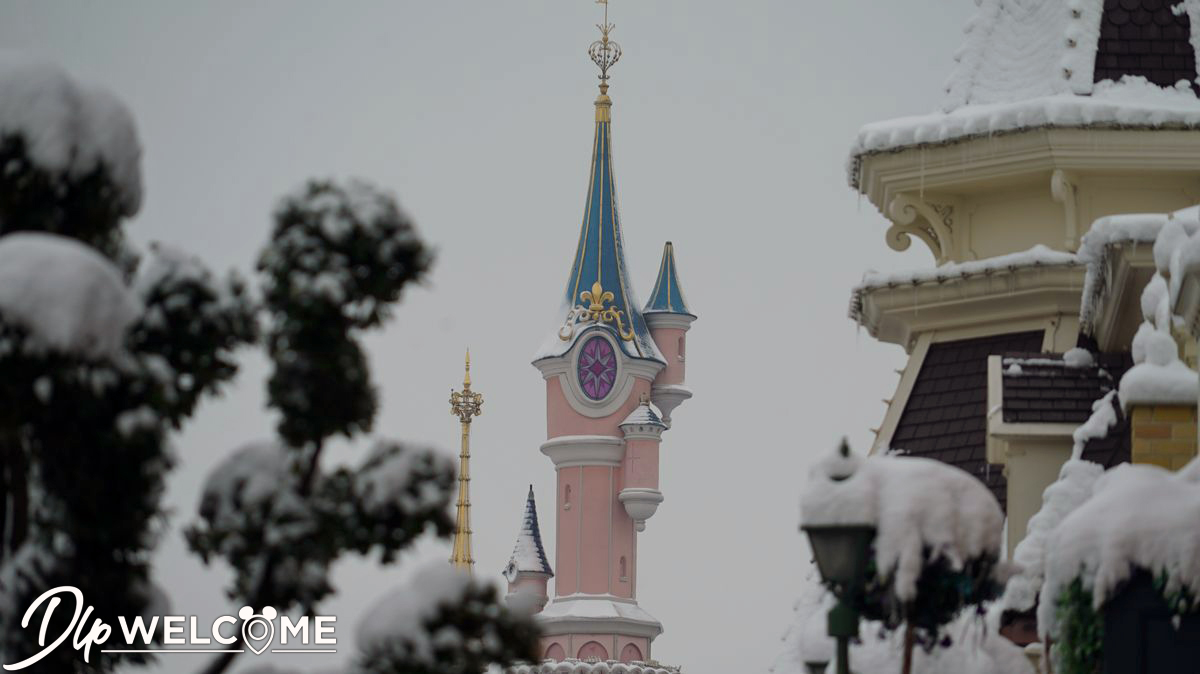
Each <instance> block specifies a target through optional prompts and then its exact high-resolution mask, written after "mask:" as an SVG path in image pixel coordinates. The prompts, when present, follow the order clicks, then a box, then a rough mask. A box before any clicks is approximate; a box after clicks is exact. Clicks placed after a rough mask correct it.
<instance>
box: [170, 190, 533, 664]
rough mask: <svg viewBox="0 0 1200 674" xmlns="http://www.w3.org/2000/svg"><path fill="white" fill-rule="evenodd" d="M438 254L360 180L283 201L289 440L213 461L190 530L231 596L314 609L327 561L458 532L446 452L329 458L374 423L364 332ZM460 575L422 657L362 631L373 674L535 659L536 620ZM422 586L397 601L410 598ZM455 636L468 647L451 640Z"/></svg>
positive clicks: (277, 305)
mask: <svg viewBox="0 0 1200 674" xmlns="http://www.w3.org/2000/svg"><path fill="white" fill-rule="evenodd" d="M430 262H431V255H430V252H429V250H428V249H427V248H426V247H425V245H424V244H423V243H422V241H421V240H420V239H419V238H418V237H417V235H416V232H415V229H414V228H413V226H412V223H411V222H410V221H409V220H408V219H407V217H405V216H404V214H403V213H402V212H401V210H400V208H399V206H398V205H397V204H396V201H395V200H394V199H393V198H392V197H391V196H390V195H387V194H386V193H383V192H379V191H377V190H375V189H373V188H371V187H370V186H368V185H366V184H364V183H361V182H352V183H349V184H347V185H338V184H334V183H330V182H311V183H309V184H308V185H307V186H305V187H304V188H303V189H301V190H299V191H297V192H296V193H294V194H292V195H289V196H287V197H285V198H284V199H283V201H282V203H281V205H280V207H279V208H278V209H277V210H276V212H275V226H274V228H273V232H272V239H271V242H270V243H269V244H268V245H267V247H266V248H265V249H264V251H263V252H262V254H261V255H260V256H259V263H258V269H259V272H260V273H261V276H262V288H263V305H264V309H265V314H266V320H265V321H264V323H265V324H264V331H265V333H266V336H267V351H268V355H269V356H270V358H271V361H272V363H273V365H274V370H273V372H272V373H271V375H270V379H269V381H268V385H267V392H268V402H269V405H270V406H271V407H272V408H273V409H274V410H275V411H277V412H278V413H279V423H278V425H277V429H278V432H279V439H278V440H275V441H270V442H265V443H255V444H251V445H248V446H246V447H245V448H243V449H242V450H239V451H238V452H236V453H234V454H233V455H232V456H231V457H230V458H229V459H227V460H226V461H225V462H224V463H222V464H221V465H219V466H218V467H217V468H216V469H215V470H214V471H213V472H212V474H211V475H210V476H209V479H208V482H207V483H206V485H205V489H204V496H203V499H202V502H201V504H200V519H199V520H198V521H197V522H196V523H195V524H194V525H193V526H192V527H190V528H189V529H188V531H187V537H188V542H189V544H190V545H191V547H192V549H193V550H194V551H195V552H197V553H198V554H200V555H201V556H202V558H203V559H204V560H205V561H206V562H208V561H212V560H215V559H222V560H224V561H225V562H226V563H228V564H229V566H230V567H232V568H233V570H234V581H233V584H232V585H231V586H230V587H229V588H227V592H228V594H229V596H230V598H231V599H234V600H235V601H237V602H239V603H241V604H245V605H250V606H264V605H270V606H274V607H276V608H278V609H279V610H281V611H288V610H292V609H297V608H298V609H299V610H300V611H301V612H304V613H311V612H313V611H314V610H315V609H316V604H317V603H318V602H319V601H321V600H322V599H324V598H326V597H327V596H328V595H329V593H331V592H332V591H333V589H332V586H331V585H330V583H329V569H330V567H331V566H332V565H333V563H334V562H335V561H337V560H338V559H339V558H340V557H341V556H343V555H345V554H347V553H351V552H354V553H358V554H363V555H367V554H376V553H377V554H378V555H379V560H380V561H381V562H383V563H388V562H391V561H393V560H394V558H395V557H396V555H397V554H398V553H399V552H400V551H401V550H403V549H404V548H405V547H407V546H408V545H410V544H411V543H412V542H413V541H414V540H415V539H416V538H417V537H418V536H420V535H421V534H422V533H424V532H426V531H432V532H434V533H435V534H437V535H440V536H447V535H449V534H450V533H451V532H452V531H453V522H452V520H451V519H450V508H449V506H450V503H451V501H452V499H453V498H454V486H455V470H454V465H453V463H452V462H451V460H450V459H449V458H448V457H444V456H442V455H439V454H437V453H436V452H433V451H432V450H429V449H424V448H412V447H407V446H404V445H402V444H400V443H397V442H394V441H377V442H376V443H375V444H374V445H373V447H372V449H371V450H370V451H369V453H368V454H367V456H366V458H365V460H364V461H363V462H362V463H361V464H359V465H358V466H355V467H350V466H333V467H328V466H322V464H321V456H322V453H323V450H324V449H325V447H326V445H327V443H328V441H329V440H330V439H331V438H332V437H333V436H335V435H342V436H345V437H347V438H350V439H357V438H359V437H361V436H363V435H364V434H365V433H366V432H368V431H369V430H370V429H371V427H372V424H373V422H374V419H375V412H376V394H375V389H374V386H373V385H372V383H371V377H370V370H369V368H368V365H367V360H366V356H365V353H364V351H363V348H362V346H361V344H360V343H359V338H360V333H361V332H362V331H363V330H367V329H370V328H374V327H378V326H379V325H381V324H382V322H383V321H384V320H385V319H387V318H388V317H389V316H390V315H391V308H392V305H393V304H395V302H396V301H397V300H398V299H399V297H400V294H401V291H402V290H403V288H404V287H405V286H406V285H407V284H409V283H411V282H414V281H417V280H419V279H420V278H421V277H422V276H423V274H424V273H425V271H426V270H427V269H428V267H429V265H430ZM431 582H432V581H431ZM451 585H453V588H451V589H454V590H455V592H456V593H457V594H455V595H454V597H451V598H450V599H453V600H455V601H452V602H451V604H447V605H446V606H444V607H443V606H442V605H441V604H437V605H436V606H434V609H436V610H435V611H434V613H432V614H430V616H424V617H423V618H422V620H425V618H428V621H426V622H428V624H426V622H422V621H418V622H417V623H416V624H415V625H410V628H411V629H410V633H411V634H412V635H414V637H413V638H414V639H418V640H428V639H432V641H419V643H432V644H434V646H435V647H434V648H433V650H432V651H428V653H426V651H422V653H426V655H428V658H427V660H428V661H426V660H420V659H417V660H414V659H413V658H414V657H416V656H415V655H414V653H415V651H412V650H411V649H410V650H404V648H403V647H402V645H403V643H404V642H403V641H395V642H389V643H388V645H387V647H386V648H384V647H383V646H380V645H379V644H376V643H375V642H371V641H368V642H364V643H366V644H369V645H370V647H369V648H366V646H364V648H366V650H365V651H364V654H363V662H365V663H368V664H367V665H365V666H369V669H368V670H366V671H370V672H381V673H382V672H400V671H403V672H421V671H429V672H434V671H436V672H457V671H463V672H466V671H471V670H469V669H466V668H469V667H474V671H479V670H480V669H482V668H483V667H484V666H485V665H487V664H488V663H498V664H510V663H511V662H512V660H513V659H514V658H517V657H522V658H530V657H533V655H534V653H533V647H534V643H535V641H536V639H535V638H534V627H533V624H532V622H531V621H530V620H529V619H528V618H523V617H517V616H515V615H514V614H512V613H510V612H509V611H508V610H507V609H506V608H504V607H502V606H500V605H498V604H497V596H496V592H495V590H494V589H493V588H489V587H480V586H475V585H463V586H461V587H460V586H458V585H454V583H453V582H451V581H446V582H445V583H442V584H441V585H440V586H442V587H450V586H451ZM420 589H421V588H417V590H411V589H410V590H408V591H407V592H408V594H410V595H412V596H411V597H406V598H404V599H396V600H394V603H398V604H402V605H403V604H409V603H412V602H413V601H415V600H416V599H417V598H418V597H419V596H421V595H419V594H414V593H416V592H417V591H418V590H420ZM455 602H456V603H455ZM414 605H415V604H414ZM431 610H433V609H431ZM368 622H369V623H370V624H371V625H373V626H375V625H376V624H378V626H381V627H382V626H384V625H385V624H386V621H383V620H382V619H380V620H378V621H372V620H369V621H368ZM426 629H429V630H431V631H430V632H429V633H428V634H427V633H426V632H424V631H423V630H426ZM451 634H454V635H457V636H455V644H459V645H461V646H463V648H465V647H467V646H469V647H470V648H468V649H467V650H463V648H458V647H451V646H454V644H450V642H449V641H448V639H449V638H450V636H449V635H451ZM439 640H441V641H439ZM443 641H445V643H446V644H449V645H447V647H446V648H442V647H441V646H439V644H442V642H443ZM414 643H416V642H414ZM476 646H478V647H476ZM231 661H232V656H231V655H229V654H222V655H221V656H218V658H217V659H216V660H215V661H214V663H213V665H212V666H210V668H209V669H208V671H209V672H212V673H215V672H220V671H223V670H224V669H225V668H227V667H228V665H229V663H230V662H231ZM414 667H418V669H414ZM419 667H426V669H419Z"/></svg>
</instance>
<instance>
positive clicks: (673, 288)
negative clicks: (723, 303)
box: [642, 241, 696, 317]
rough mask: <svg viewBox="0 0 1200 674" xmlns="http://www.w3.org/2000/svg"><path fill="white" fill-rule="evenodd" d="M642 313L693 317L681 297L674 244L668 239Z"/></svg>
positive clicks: (681, 288)
mask: <svg viewBox="0 0 1200 674" xmlns="http://www.w3.org/2000/svg"><path fill="white" fill-rule="evenodd" d="M642 313H645V314H650V313H662V314H683V315H686V316H692V317H695V315H696V314H693V313H692V311H691V310H690V309H688V306H687V300H686V299H684V297H683V287H682V286H680V285H679V272H677V271H676V270H675V246H673V245H671V242H670V241H668V242H667V245H665V246H663V256H662V264H660V265H659V266H658V277H657V278H656V279H655V280H654V290H652V291H651V292H650V301H649V302H647V303H646V307H645V308H644V309H642Z"/></svg>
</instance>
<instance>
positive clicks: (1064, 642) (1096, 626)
mask: <svg viewBox="0 0 1200 674" xmlns="http://www.w3.org/2000/svg"><path fill="white" fill-rule="evenodd" d="M1092 601H1093V600H1092V593H1091V591H1090V590H1087V589H1085V588H1084V587H1083V580H1082V579H1080V578H1076V579H1075V580H1074V581H1072V582H1071V584H1070V585H1068V586H1067V589H1066V591H1065V592H1063V593H1062V594H1060V595H1059V597H1058V604H1057V606H1056V607H1055V611H1056V612H1057V613H1058V619H1059V625H1060V628H1059V629H1060V630H1061V639H1060V640H1059V641H1058V642H1057V643H1055V644H1054V651H1053V652H1054V659H1055V669H1056V671H1059V672H1062V674H1096V673H1097V672H1099V671H1100V667H1101V663H1102V658H1103V655H1104V616H1102V615H1100V613H1099V612H1097V611H1096V609H1095V608H1093V606H1092Z"/></svg>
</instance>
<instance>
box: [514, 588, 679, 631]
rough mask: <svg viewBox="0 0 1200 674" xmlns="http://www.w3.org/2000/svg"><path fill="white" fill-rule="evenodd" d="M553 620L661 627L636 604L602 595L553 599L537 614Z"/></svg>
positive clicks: (575, 595)
mask: <svg viewBox="0 0 1200 674" xmlns="http://www.w3.org/2000/svg"><path fill="white" fill-rule="evenodd" d="M554 618H621V619H623V620H630V621H635V622H640V623H644V624H647V625H654V626H660V627H661V625H660V623H659V622H658V620H657V619H656V618H655V617H654V616H652V615H650V614H649V613H647V612H646V611H645V610H644V609H643V608H642V607H641V606H638V605H637V603H636V602H634V601H632V600H629V599H623V598H621V597H615V596H612V595H604V594H568V595H563V596H561V597H555V598H554V600H553V601H551V602H550V603H549V604H547V605H546V608H545V609H544V610H543V611H542V612H541V613H539V614H538V619H539V620H547V619H554Z"/></svg>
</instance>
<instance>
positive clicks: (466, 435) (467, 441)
mask: <svg viewBox="0 0 1200 674" xmlns="http://www.w3.org/2000/svg"><path fill="white" fill-rule="evenodd" d="M482 407H483V396H482V395H481V394H479V393H477V392H475V391H472V390H471V350H470V349H467V357H466V367H465V371H464V374H463V390H462V392H461V393H460V392H458V391H452V392H451V393H450V413H451V414H453V415H454V416H456V417H458V419H459V421H460V422H461V423H462V448H461V450H460V451H459V454H458V506H457V512H456V513H455V520H454V552H453V554H452V555H451V556H450V563H451V564H453V565H454V568H456V569H466V570H467V571H469V572H471V573H474V572H475V558H474V557H473V556H472V554H471V419H472V418H473V417H477V416H479V414H480V413H481V411H482Z"/></svg>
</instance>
